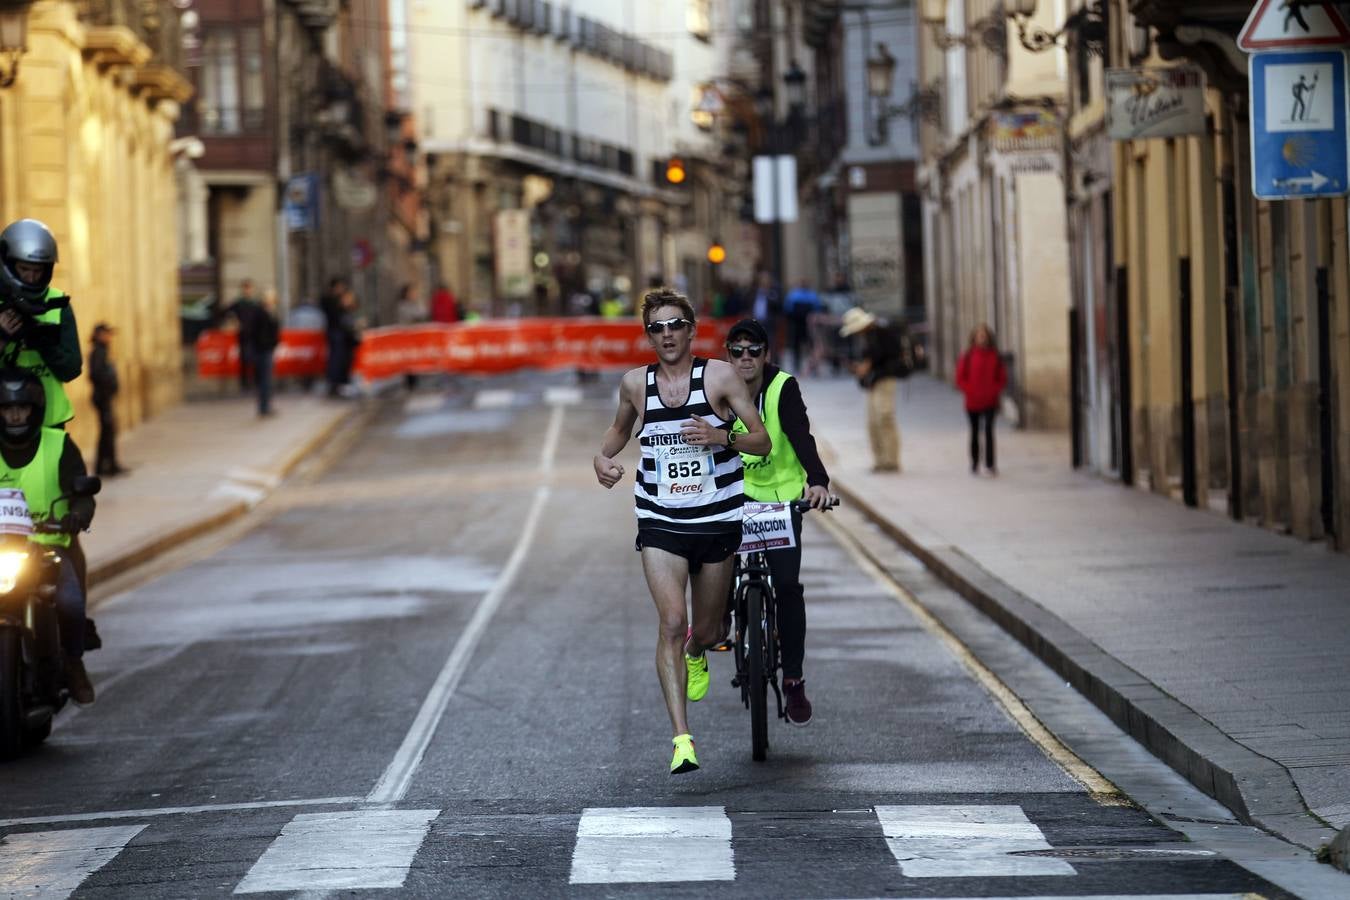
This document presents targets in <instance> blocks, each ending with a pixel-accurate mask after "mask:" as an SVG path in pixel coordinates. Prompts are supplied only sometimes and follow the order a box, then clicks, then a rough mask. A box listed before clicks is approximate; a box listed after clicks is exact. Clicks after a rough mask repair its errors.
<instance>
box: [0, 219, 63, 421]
mask: <svg viewBox="0 0 1350 900" xmlns="http://www.w3.org/2000/svg"><path fill="white" fill-rule="evenodd" d="M56 261H57V248H56V238H55V236H53V235H52V233H51V230H50V229H49V228H47V226H46V225H44V224H42V223H41V222H39V221H37V220H36V219H19V220H18V221H17V222H11V223H10V224H9V225H7V226H5V229H4V231H0V366H3V367H4V368H20V369H27V370H29V371H31V372H32V373H33V374H34V375H36V376H37V378H38V379H39V380H40V381H41V383H42V388H43V392H44V393H45V394H46V398H47V403H46V414H45V415H46V419H45V420H44V422H43V424H44V425H47V426H50V427H60V426H62V425H64V424H65V423H66V422H68V421H70V419H71V418H73V417H74V415H75V411H74V408H73V407H72V406H71V403H70V398H69V397H67V396H66V389H65V382H69V381H73V380H75V379H76V378H77V377H79V374H80V369H81V367H82V364H83V363H82V355H81V353H80V336H79V331H78V329H77V327H76V325H75V313H74V312H72V311H71V308H70V298H69V297H68V296H67V295H66V294H65V293H64V292H62V291H60V290H58V289H56V288H54V287H52V274H53V271H54V269H55V267H56Z"/></svg>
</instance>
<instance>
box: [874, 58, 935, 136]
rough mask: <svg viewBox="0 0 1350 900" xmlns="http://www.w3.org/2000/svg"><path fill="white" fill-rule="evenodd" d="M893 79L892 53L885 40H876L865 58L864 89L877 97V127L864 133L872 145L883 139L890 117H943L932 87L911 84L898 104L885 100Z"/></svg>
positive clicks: (888, 94) (889, 92) (889, 94)
mask: <svg viewBox="0 0 1350 900" xmlns="http://www.w3.org/2000/svg"><path fill="white" fill-rule="evenodd" d="M894 83H895V57H894V56H893V55H892V54H891V51H890V50H889V49H887V47H886V45H885V44H883V43H879V44H877V52H876V55H875V56H873V57H870V58H869V59H868V60H867V93H868V94H870V95H871V96H872V99H874V100H876V101H877V113H876V129H875V131H874V132H873V133H872V134H869V135H868V137H867V141H868V143H870V144H871V145H872V146H874V147H875V146H878V145H880V144H884V143H886V141H887V140H888V138H889V134H888V132H889V126H890V121H891V119H893V118H895V117H896V116H904V117H905V118H907V119H911V120H913V119H917V118H922V119H924V120H925V121H928V122H933V123H937V122H940V121H941V120H942V103H941V97H940V96H939V95H938V92H937V91H936V90H934V89H933V88H923V89H920V88H919V87H918V86H917V85H914V84H911V85H910V94H909V99H908V100H906V101H905V102H904V103H902V104H900V105H899V106H892V105H890V104H889V103H887V102H886V101H887V100H888V99H890V96H891V89H892V85H894Z"/></svg>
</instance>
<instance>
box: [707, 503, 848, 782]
mask: <svg viewBox="0 0 1350 900" xmlns="http://www.w3.org/2000/svg"><path fill="white" fill-rule="evenodd" d="M838 505H839V498H838V497H831V498H830V503H829V505H828V506H826V507H825V509H827V510H828V509H832V508H834V507H836V506H838ZM756 506H757V507H760V508H761V509H762V510H763V511H764V513H767V514H768V515H766V516H765V517H764V518H761V517H759V516H756V515H754V514H748V515H747V517H746V523H748V524H750V523H759V524H761V525H765V526H766V527H765V528H761V529H759V530H758V531H756V534H757V536H758V537H760V538H761V540H760V541H759V543H761V544H763V545H764V546H761V547H759V548H758V549H752V550H750V551H748V552H738V553H737V554H736V563H735V569H734V574H733V575H732V580H731V596H730V597H729V598H728V601H727V602H728V606H729V608H730V610H731V617H732V624H733V628H732V632H731V634H732V640H731V649H732V650H733V651H734V656H735V659H736V677H735V678H733V679H732V681H731V685H732V687H739V688H740V689H741V702H742V703H744V704H745V707H746V708H747V709H749V710H750V756H751V758H752V759H754V760H755V762H763V761H764V760H765V758H766V756H767V755H768V749H769V722H768V718H769V715H768V706H769V702H768V701H769V688H770V687H772V688H773V693H774V697H775V698H776V701H777V706H778V718H780V719H782V718H786V716H787V714H786V713H785V712H784V711H783V691H782V688H781V686H780V685H779V683H778V673H779V670H780V669H782V667H783V657H782V651H781V648H780V647H779V644H778V606H777V602H776V600H775V596H774V591H773V579H772V577H771V575H770V572H769V560H768V556H767V554H769V553H772V552H773V545H774V543H775V542H776V541H777V542H779V543H777V544H776V545H777V546H788V545H787V544H785V543H782V542H781V541H785V540H786V539H787V538H788V537H790V536H791V535H792V520H791V513H792V512H800V513H806V512H807V511H809V510H811V509H812V508H813V507H812V506H811V504H810V503H809V502H808V501H806V500H794V501H792V502H791V503H761V504H756ZM785 512H786V513H788V515H787V516H784V515H783V514H784V513H785ZM768 522H775V523H779V527H777V528H773V529H770V528H767V523H768ZM783 522H786V529H785V530H786V535H785V536H784V537H782V538H775V537H766V536H765V535H764V531H766V530H777V531H782V530H784V529H783V527H781V523H783ZM752 531H755V529H754V528H753V526H752ZM742 546H744V545H742Z"/></svg>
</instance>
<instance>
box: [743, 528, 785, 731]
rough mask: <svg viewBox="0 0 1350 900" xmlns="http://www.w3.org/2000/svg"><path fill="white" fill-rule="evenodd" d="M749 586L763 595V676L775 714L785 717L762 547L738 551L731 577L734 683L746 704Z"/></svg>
mask: <svg viewBox="0 0 1350 900" xmlns="http://www.w3.org/2000/svg"><path fill="white" fill-rule="evenodd" d="M752 586H757V587H759V588H760V590H761V591H762V595H763V597H764V611H763V616H762V622H761V624H762V625H763V628H764V639H765V642H766V646H767V648H768V653H767V665H766V666H765V677H766V679H767V681H768V683H769V685H770V686H771V687H772V688H773V693H774V698H775V700H776V705H777V707H778V718H780V719H782V718H785V716H786V713H785V712H784V711H783V692H782V688H781V686H780V685H779V683H778V673H779V671H780V670H781V669H782V668H783V655H782V652H781V650H780V648H779V645H778V603H777V596H776V594H775V593H774V589H773V577H772V575H771V574H770V571H769V561H768V558H767V556H766V555H765V551H763V550H757V551H755V552H753V553H745V554H738V555H737V557H736V564H735V570H734V574H733V575H732V581H731V590H732V596H731V615H732V637H733V640H734V649H735V654H734V655H735V658H736V684H737V685H738V686H739V687H740V689H741V702H742V703H743V704H744V705H745V707H746V708H747V709H749V708H750V689H751V685H750V679H749V672H748V671H747V668H748V666H747V660H746V653H747V643H746V627H747V625H749V622H748V621H747V619H748V611H747V609H746V605H747V604H746V598H747V595H748V593H749V591H750V589H751V587H752Z"/></svg>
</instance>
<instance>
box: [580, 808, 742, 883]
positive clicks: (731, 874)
mask: <svg viewBox="0 0 1350 900" xmlns="http://www.w3.org/2000/svg"><path fill="white" fill-rule="evenodd" d="M735 879H736V864H735V861H734V859H733V857H732V850H731V819H729V818H727V813H726V810H725V809H724V808H723V807H721V806H635V807H626V808H593V809H587V810H584V811H583V812H582V814H581V823H580V825H578V826H577V845H576V849H575V850H573V851H572V879H571V881H572V884H619V883H633V882H657V881H734V880H735Z"/></svg>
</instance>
